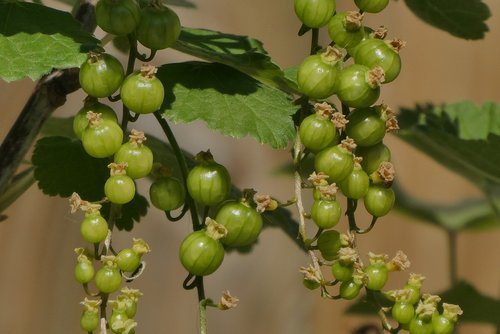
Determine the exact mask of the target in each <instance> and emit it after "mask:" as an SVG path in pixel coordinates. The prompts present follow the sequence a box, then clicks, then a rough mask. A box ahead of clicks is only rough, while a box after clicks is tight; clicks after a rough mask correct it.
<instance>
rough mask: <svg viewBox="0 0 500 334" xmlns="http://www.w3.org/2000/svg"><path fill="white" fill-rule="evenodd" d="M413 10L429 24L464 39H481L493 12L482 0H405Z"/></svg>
mask: <svg viewBox="0 0 500 334" xmlns="http://www.w3.org/2000/svg"><path fill="white" fill-rule="evenodd" d="M405 3H406V5H407V6H408V8H410V9H411V11H412V12H413V13H414V14H415V15H416V16H418V17H419V18H420V19H422V20H423V21H425V22H427V23H428V24H430V25H432V26H434V27H436V28H439V29H442V30H445V31H447V32H449V33H450V34H452V35H453V36H456V37H460V38H464V39H481V38H484V34H485V33H486V32H487V31H488V30H489V29H488V26H487V25H486V23H485V21H486V20H487V19H488V18H489V17H490V15H491V13H490V10H489V8H488V6H487V5H486V4H485V3H484V2H483V1H481V0H405Z"/></svg>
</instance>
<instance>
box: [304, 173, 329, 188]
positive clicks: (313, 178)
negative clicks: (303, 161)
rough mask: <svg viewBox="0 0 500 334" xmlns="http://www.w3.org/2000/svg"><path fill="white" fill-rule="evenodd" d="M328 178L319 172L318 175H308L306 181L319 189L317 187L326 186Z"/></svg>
mask: <svg viewBox="0 0 500 334" xmlns="http://www.w3.org/2000/svg"><path fill="white" fill-rule="evenodd" d="M328 178H329V176H328V175H326V174H325V173H323V172H319V173H316V172H312V174H311V175H309V177H308V178H307V180H308V181H310V182H311V183H312V184H313V186H315V187H319V186H324V185H327V184H328V181H327V180H328Z"/></svg>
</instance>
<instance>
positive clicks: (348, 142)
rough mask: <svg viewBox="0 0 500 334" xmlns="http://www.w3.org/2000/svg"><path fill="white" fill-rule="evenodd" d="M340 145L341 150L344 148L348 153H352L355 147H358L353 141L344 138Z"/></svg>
mask: <svg viewBox="0 0 500 334" xmlns="http://www.w3.org/2000/svg"><path fill="white" fill-rule="evenodd" d="M340 145H341V146H342V147H343V148H345V149H346V150H348V151H349V152H352V151H354V150H355V149H356V147H357V146H358V145H356V143H355V142H354V139H352V138H349V137H345V139H344V140H342V141H341V142H340Z"/></svg>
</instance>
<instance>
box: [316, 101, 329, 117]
mask: <svg viewBox="0 0 500 334" xmlns="http://www.w3.org/2000/svg"><path fill="white" fill-rule="evenodd" d="M314 111H315V113H316V115H317V116H318V117H320V118H322V119H329V118H330V117H332V114H333V108H332V106H331V105H330V104H329V103H328V102H323V103H316V104H314Z"/></svg>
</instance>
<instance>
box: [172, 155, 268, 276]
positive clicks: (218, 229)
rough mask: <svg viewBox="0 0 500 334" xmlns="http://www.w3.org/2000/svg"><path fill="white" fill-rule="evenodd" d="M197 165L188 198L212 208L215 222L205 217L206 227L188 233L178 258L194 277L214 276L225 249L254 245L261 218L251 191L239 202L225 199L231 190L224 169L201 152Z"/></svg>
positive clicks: (191, 178)
mask: <svg viewBox="0 0 500 334" xmlns="http://www.w3.org/2000/svg"><path fill="white" fill-rule="evenodd" d="M196 160H197V162H198V165H197V166H196V167H194V168H193V169H192V170H191V171H190V172H189V175H188V176H187V190H188V193H189V195H190V196H191V197H192V198H193V199H194V200H195V201H196V202H197V203H199V204H201V205H204V206H205V207H206V208H209V207H215V208H217V213H216V215H215V219H211V218H210V217H206V218H205V228H204V229H201V230H197V231H194V232H192V233H190V234H189V235H188V236H186V238H185V239H184V240H183V241H182V243H181V246H180V251H179V256H180V260H181V263H182V265H183V266H184V268H186V270H187V271H188V272H189V273H190V274H191V275H195V276H206V275H210V274H211V273H213V272H214V271H215V270H217V268H219V266H220V265H221V263H222V261H223V259H224V247H245V246H250V245H251V244H253V243H254V242H255V241H256V240H257V238H258V236H259V234H260V232H261V230H262V217H261V213H260V212H259V211H262V210H259V211H257V209H255V208H254V207H253V206H252V204H253V201H252V197H253V195H254V192H253V191H251V190H246V191H244V194H243V198H242V199H241V200H239V201H233V200H229V201H226V199H227V198H228V197H229V194H230V190H231V178H230V175H229V173H228V171H227V169H226V168H225V167H224V166H222V165H220V164H218V163H217V162H215V161H214V159H213V156H212V154H211V153H210V152H209V151H207V152H200V153H198V154H197V156H196Z"/></svg>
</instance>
